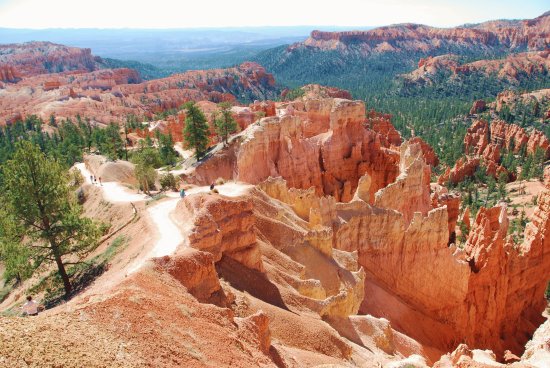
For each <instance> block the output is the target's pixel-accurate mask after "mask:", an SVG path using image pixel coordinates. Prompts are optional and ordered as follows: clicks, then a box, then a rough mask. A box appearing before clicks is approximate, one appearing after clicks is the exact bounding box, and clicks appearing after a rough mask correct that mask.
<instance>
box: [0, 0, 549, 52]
mask: <svg viewBox="0 0 550 368" xmlns="http://www.w3.org/2000/svg"><path fill="white" fill-rule="evenodd" d="M549 5H550V3H548V0H521V1H520V0H317V1H312V0H270V1H266V0H191V1H190V0H179V1H178V0H154V1H138V0H85V1H82V0H0V27H3V28H190V27H191V28H194V27H247V26H289V25H335V26H380V25H387V24H392V23H403V22H413V23H423V24H428V25H432V26H441V27H444V26H456V25H459V24H463V23H476V22H481V21H485V20H490V19H500V18H534V17H536V16H538V15H541V14H542V13H544V12H545V11H547V10H549V9H548V8H550V6H549ZM0 42H1V40H0Z"/></svg>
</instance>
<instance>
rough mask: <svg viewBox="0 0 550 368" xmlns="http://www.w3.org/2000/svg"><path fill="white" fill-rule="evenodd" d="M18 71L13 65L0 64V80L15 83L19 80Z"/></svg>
mask: <svg viewBox="0 0 550 368" xmlns="http://www.w3.org/2000/svg"><path fill="white" fill-rule="evenodd" d="M20 80H21V78H20V76H19V72H18V71H17V69H15V67H14V66H13V65H7V64H0V81H1V82H8V83H16V82H18V81H20Z"/></svg>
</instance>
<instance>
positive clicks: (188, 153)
mask: <svg viewBox="0 0 550 368" xmlns="http://www.w3.org/2000/svg"><path fill="white" fill-rule="evenodd" d="M174 149H175V150H176V151H177V152H178V153H179V155H180V156H181V157H182V158H183V159H184V160H187V159H188V158H189V157H191V156H193V151H192V150H186V149H185V148H183V147H182V144H181V142H178V143H176V144H175V145H174Z"/></svg>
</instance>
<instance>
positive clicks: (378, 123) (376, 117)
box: [365, 110, 403, 148]
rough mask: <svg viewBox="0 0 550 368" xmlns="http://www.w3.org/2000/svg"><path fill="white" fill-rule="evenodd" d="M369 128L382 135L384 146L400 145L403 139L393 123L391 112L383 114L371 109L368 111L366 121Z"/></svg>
mask: <svg viewBox="0 0 550 368" xmlns="http://www.w3.org/2000/svg"><path fill="white" fill-rule="evenodd" d="M365 125H366V126H367V128H370V129H372V130H374V131H375V132H377V133H378V134H380V135H381V137H382V145H383V146H384V147H388V148H389V147H390V146H392V145H393V146H399V145H400V144H401V142H402V141H403V140H402V139H401V134H399V132H398V131H397V130H396V129H395V127H394V126H393V125H392V123H391V115H390V114H381V113H379V112H376V111H374V110H370V111H369V112H368V113H367V119H366V121H365Z"/></svg>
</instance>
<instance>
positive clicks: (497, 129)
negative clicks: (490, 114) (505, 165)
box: [491, 120, 529, 161]
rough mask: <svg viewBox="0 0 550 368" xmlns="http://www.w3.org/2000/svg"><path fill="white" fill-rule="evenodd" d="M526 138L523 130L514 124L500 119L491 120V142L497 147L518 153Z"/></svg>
mask: <svg viewBox="0 0 550 368" xmlns="http://www.w3.org/2000/svg"><path fill="white" fill-rule="evenodd" d="M528 140H529V138H528V136H527V134H526V133H525V130H524V129H523V128H521V127H519V126H518V125H516V124H507V123H505V122H504V121H502V120H496V121H493V122H491V143H493V144H495V145H497V146H498V147H501V148H505V149H506V150H508V151H510V150H511V151H513V152H514V153H518V152H519V151H520V150H521V148H522V147H523V146H525V144H526V143H527V141H528ZM495 161H497V160H495Z"/></svg>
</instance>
